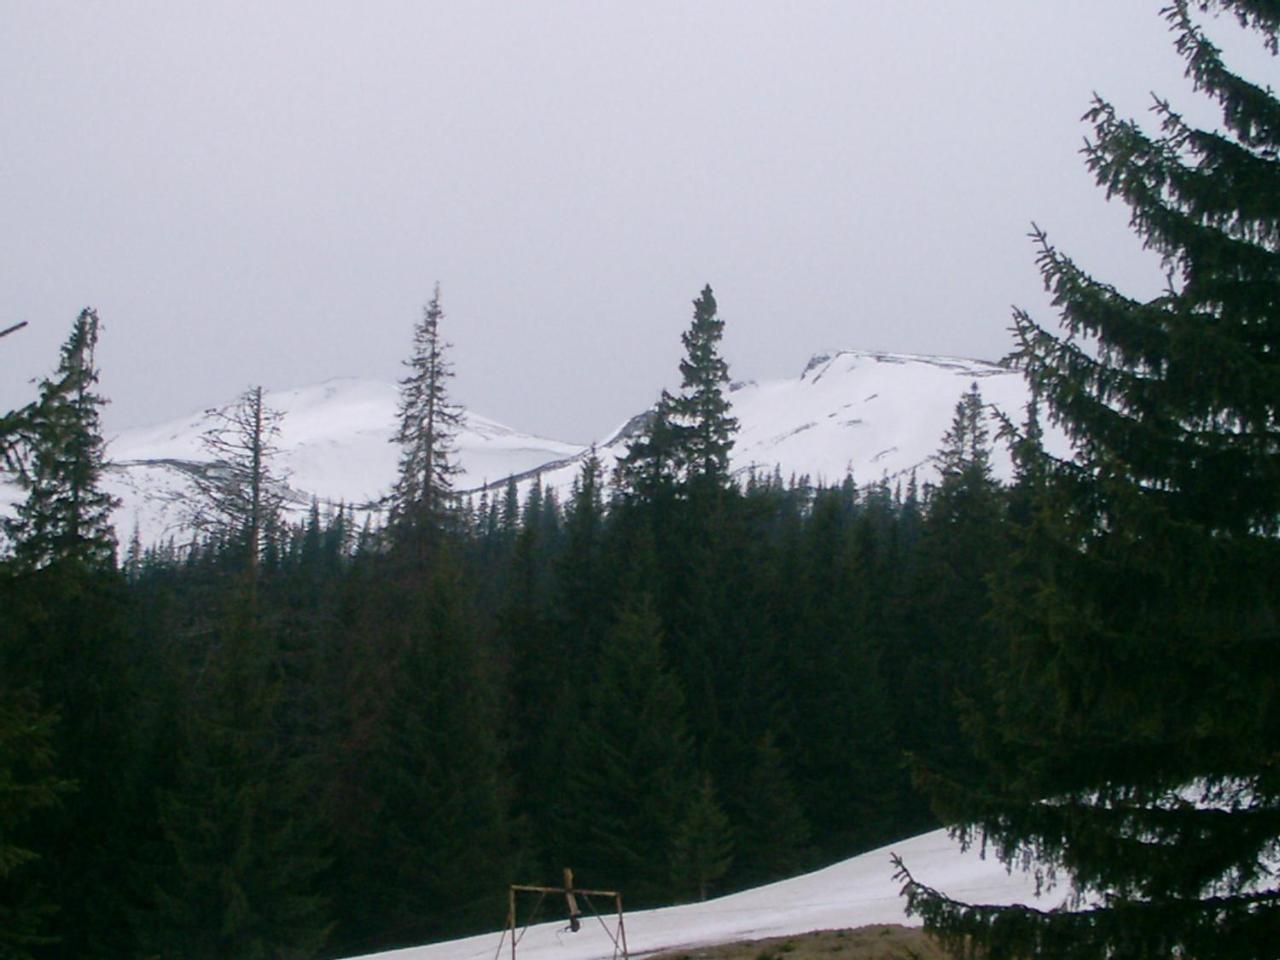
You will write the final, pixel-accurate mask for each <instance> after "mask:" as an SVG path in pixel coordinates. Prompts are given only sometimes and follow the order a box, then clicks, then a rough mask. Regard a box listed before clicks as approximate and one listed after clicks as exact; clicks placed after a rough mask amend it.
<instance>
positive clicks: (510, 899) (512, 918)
mask: <svg viewBox="0 0 1280 960" xmlns="http://www.w3.org/2000/svg"><path fill="white" fill-rule="evenodd" d="M507 926H508V927H509V928H510V930H511V960H516V888H515V887H511V888H510V889H509V890H508V891H507Z"/></svg>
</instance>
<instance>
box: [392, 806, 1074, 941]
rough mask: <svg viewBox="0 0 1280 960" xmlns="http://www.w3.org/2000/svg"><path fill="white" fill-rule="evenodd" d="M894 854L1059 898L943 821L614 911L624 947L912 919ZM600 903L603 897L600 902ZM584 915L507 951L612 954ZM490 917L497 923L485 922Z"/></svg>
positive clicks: (1001, 888) (1035, 901) (985, 898)
mask: <svg viewBox="0 0 1280 960" xmlns="http://www.w3.org/2000/svg"><path fill="white" fill-rule="evenodd" d="M893 853H897V854H898V855H899V856H900V857H901V858H902V860H903V862H904V863H905V864H906V866H907V868H908V869H909V870H910V871H911V872H912V874H913V875H914V876H915V878H916V879H917V880H919V881H920V882H922V883H925V884H927V885H929V886H931V887H934V888H935V889H938V890H942V891H944V892H946V893H947V894H948V895H950V896H953V897H955V898H957V899H960V900H964V901H967V902H970V903H991V904H996V903H1021V904H1026V905H1028V906H1033V907H1036V908H1037V909H1041V910H1047V909H1052V908H1054V907H1057V906H1059V905H1060V903H1061V902H1062V901H1063V900H1064V899H1065V894H1066V891H1065V890H1064V889H1057V890H1047V891H1045V892H1044V893H1043V894H1042V895H1041V896H1037V895H1036V889H1035V881H1034V878H1033V876H1032V875H1031V874H1025V873H1010V872H1009V871H1008V870H1006V869H1005V867H1004V866H1003V865H1002V864H1001V863H1000V862H999V861H997V860H995V859H994V858H991V859H984V858H983V857H982V856H981V855H980V854H979V852H978V851H977V850H975V849H970V850H968V851H962V850H961V849H960V846H959V844H958V843H957V842H956V841H954V840H952V839H950V838H949V837H948V836H947V833H946V831H945V830H935V831H933V832H932V833H926V834H923V835H922V836H919V837H913V838H911V839H909V840H904V841H902V842H901V843H894V844H890V845H889V846H887V847H882V848H881V849H879V850H872V851H871V852H870V853H864V854H862V855H861V856H857V857H854V858H852V859H850V860H845V861H844V862H842V863H837V864H834V865H832V866H830V867H826V868H824V869H822V870H818V871H816V872H814V873H808V874H805V875H803V876H800V877H794V878H792V879H790V880H782V881H780V882H778V883H772V884H769V885H768V886H764V887H759V888H757V889H755V890H745V891H743V892H741V893H735V894H731V895H729V896H727V897H720V898H719V899H717V900H708V901H706V902H705V903H691V904H687V905H685V906H679V907H665V908H663V909H659V910H645V911H640V912H636V913H628V914H626V915H625V917H624V921H625V926H626V937H627V946H628V948H629V953H630V955H631V956H633V957H634V956H640V955H649V954H653V953H657V952H659V951H666V950H676V949H680V950H685V949H690V948H696V947H699V946H706V945H709V944H715V943H730V942H734V941H737V940H759V939H763V938H766V937H780V936H792V935H796V934H801V933H808V932H810V931H813V930H838V929H843V928H846V927H859V926H866V925H868V924H881V923H906V924H912V923H918V921H913V920H911V919H909V918H907V917H906V915H905V913H904V910H903V908H904V901H903V899H902V897H901V896H899V887H900V886H901V885H900V884H899V882H898V881H896V880H894V879H893V874H894V868H893V866H892V864H891V862H890V856H891V854H893ZM602 906H603V905H602ZM604 919H605V921H606V922H604V923H596V922H594V921H592V922H589V923H584V924H583V925H582V929H581V930H580V931H578V932H577V933H569V932H568V931H566V930H565V929H564V927H565V921H564V920H559V921H556V922H548V923H541V924H537V925H535V926H531V927H529V928H528V929H526V930H524V931H523V933H522V934H521V937H520V941H519V944H518V946H517V948H516V957H517V960H612V958H613V957H615V953H614V943H613V940H612V939H611V938H610V934H611V933H615V932H616V921H615V919H614V918H613V917H606V918H604ZM495 926H497V925H496V924H495ZM510 949H511V946H510V940H509V939H504V938H503V934H502V933H501V931H497V930H495V932H493V933H489V934H483V935H481V936H476V937H468V938H466V939H464V940H452V941H448V942H446V943H436V944H431V945H429V946H424V947H410V948H408V949H404V950H394V951H390V952H386V953H380V954H373V955H370V960H372V957H374V956H376V957H377V958H378V960H493V958H494V957H497V956H502V955H509V953H510Z"/></svg>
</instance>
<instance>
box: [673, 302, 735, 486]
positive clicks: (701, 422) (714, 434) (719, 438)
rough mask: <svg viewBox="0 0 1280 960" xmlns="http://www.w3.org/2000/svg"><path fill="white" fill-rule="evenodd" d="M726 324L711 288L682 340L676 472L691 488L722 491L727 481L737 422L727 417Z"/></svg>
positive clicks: (696, 304)
mask: <svg viewBox="0 0 1280 960" xmlns="http://www.w3.org/2000/svg"><path fill="white" fill-rule="evenodd" d="M722 336H724V321H723V320H721V319H720V317H719V316H718V315H717V314H716V298H715V295H714V294H713V293H712V292H711V287H710V286H706V287H703V288H702V293H701V294H700V295H699V296H698V299H697V300H695V301H693V322H692V323H691V324H690V325H689V329H688V330H687V331H685V332H684V333H683V334H682V335H681V337H680V340H681V342H682V343H683V344H684V349H685V357H684V359H683V360H681V361H680V378H681V389H680V394H679V395H678V396H676V397H675V398H674V399H673V400H672V402H671V405H670V407H671V414H672V420H673V421H674V423H675V425H676V430H677V437H678V442H677V444H676V450H677V453H676V468H677V470H678V471H679V475H680V477H681V478H682V479H683V480H684V481H685V482H686V483H688V484H690V485H692V486H699V485H707V486H711V487H717V486H723V485H724V484H725V483H726V482H727V480H728V477H729V451H730V450H731V449H732V448H733V434H734V432H735V431H736V430H737V429H738V421H737V420H735V419H734V418H733V417H732V416H730V414H729V401H728V399H726V397H725V391H726V389H727V388H728V386H729V365H728V364H727V363H725V361H724V358H722V357H721V356H720V339H721V337H722Z"/></svg>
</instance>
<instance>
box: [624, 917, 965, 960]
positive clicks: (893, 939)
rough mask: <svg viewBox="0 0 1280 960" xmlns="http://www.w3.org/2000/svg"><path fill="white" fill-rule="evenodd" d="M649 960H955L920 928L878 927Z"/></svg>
mask: <svg viewBox="0 0 1280 960" xmlns="http://www.w3.org/2000/svg"><path fill="white" fill-rule="evenodd" d="M646 960H952V955H951V954H950V953H948V952H947V951H945V950H943V949H942V947H941V946H940V945H939V944H938V942H937V941H936V940H934V939H933V938H932V937H930V936H929V935H928V934H926V933H925V932H924V931H923V930H920V929H919V928H918V927H904V926H901V925H900V924H896V923H890V924H876V925H874V926H869V927H858V928H856V929H852V930H819V931H816V932H814V933H803V934H799V935H797V936H791V937H773V938H771V939H769V940H744V941H741V942H738V943H721V944H716V945H714V946H706V947H691V948H689V949H685V950H671V951H667V952H665V953H659V954H654V955H652V956H651V957H649V958H646Z"/></svg>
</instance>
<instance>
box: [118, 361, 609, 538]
mask: <svg viewBox="0 0 1280 960" xmlns="http://www.w3.org/2000/svg"><path fill="white" fill-rule="evenodd" d="M397 398H398V393H397V387H396V385H395V384H393V383H382V382H379V381H373V380H357V379H337V380H328V381H326V382H324V383H321V384H316V385H314V386H308V387H299V388H297V389H293V390H281V391H276V392H270V393H264V394H263V403H264V404H265V405H266V406H267V407H269V408H270V409H272V410H275V411H277V412H279V413H280V414H282V417H281V420H280V436H279V438H278V442H277V446H278V449H279V454H278V456H277V459H276V466H277V468H278V470H279V471H280V472H282V473H284V474H285V475H286V477H287V483H288V486H289V502H290V505H291V507H292V508H293V509H294V510H297V511H303V510H306V509H307V508H308V507H309V506H310V503H311V500H312V498H313V497H314V498H318V499H319V500H320V501H321V502H322V503H324V504H326V505H337V504H347V505H351V506H354V507H356V509H357V510H359V511H362V512H365V511H369V510H377V509H379V502H380V500H381V499H382V497H383V496H384V495H385V494H386V493H387V491H388V490H389V489H390V488H391V485H392V483H393V482H394V480H395V477H396V469H397V460H398V457H399V451H398V449H397V448H396V445H395V444H393V443H392V442H391V438H392V436H393V435H394V433H395V428H396V423H397V418H396V402H397ZM464 419H465V424H464V427H463V429H462V430H461V431H460V432H459V434H458V436H457V438H456V446H457V456H458V466H459V472H458V475H457V477H456V478H455V482H456V484H457V486H458V488H459V489H461V490H469V489H474V488H477V487H480V486H483V485H484V484H485V483H486V482H488V481H490V480H494V479H499V478H505V477H507V476H509V475H511V474H523V473H525V472H527V471H530V470H533V469H535V468H536V467H538V466H540V465H542V464H546V463H554V462H558V461H560V460H564V459H567V458H573V457H576V456H578V455H579V454H580V453H581V452H582V450H583V449H584V448H583V447H582V446H581V445H579V444H573V443H561V442H560V441H557V440H548V439H545V438H542V437H534V436H530V435H528V434H524V433H520V432H519V431H517V430H512V429H511V428H509V427H504V426H503V425H502V424H500V423H496V422H494V421H493V420H490V419H488V418H487V417H483V416H480V415H479V414H476V413H472V412H469V411H468V412H466V413H465V417H464ZM210 425H211V422H210V420H209V418H208V416H207V414H205V413H199V414H194V415H192V416H189V417H184V418H182V419H180V420H173V421H170V422H168V423H163V424H160V425H158V426H154V427H144V428H140V429H135V430H127V431H124V432H123V433H121V434H120V435H119V436H117V437H115V438H114V439H112V440H111V441H110V442H109V444H108V447H107V456H108V459H109V466H108V469H107V471H106V477H105V481H104V486H106V487H107V489H108V490H109V492H111V493H112V494H114V495H115V496H117V497H119V498H120V508H119V509H118V510H117V512H116V528H117V532H118V534H119V537H120V539H121V541H122V542H123V541H124V540H125V539H126V538H127V537H129V536H130V535H131V531H132V530H133V527H134V524H135V523H136V524H137V527H138V530H139V536H140V538H141V540H142V542H143V543H154V542H157V541H160V540H163V539H165V538H167V537H169V536H177V537H178V539H179V541H181V539H182V535H183V532H184V529H185V526H186V518H187V515H188V510H187V501H188V499H189V497H190V495H191V493H192V485H191V481H190V477H191V474H192V473H193V472H194V471H198V470H201V469H203V468H204V467H206V466H207V465H208V463H209V461H210V456H209V454H208V453H207V452H206V451H205V449H204V447H203V445H202V442H201V438H202V437H203V436H204V434H205V432H206V431H207V430H208V429H209V427H210Z"/></svg>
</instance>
